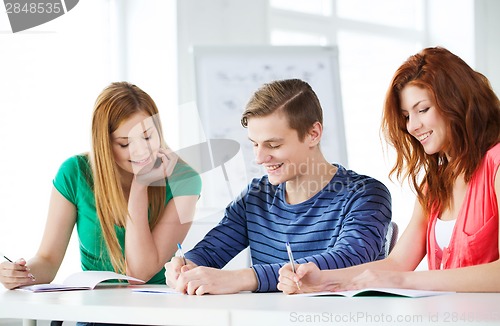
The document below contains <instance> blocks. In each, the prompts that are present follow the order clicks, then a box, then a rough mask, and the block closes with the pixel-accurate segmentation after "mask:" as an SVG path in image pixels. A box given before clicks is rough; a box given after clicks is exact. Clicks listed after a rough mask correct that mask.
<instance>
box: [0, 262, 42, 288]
mask: <svg viewBox="0 0 500 326" xmlns="http://www.w3.org/2000/svg"><path fill="white" fill-rule="evenodd" d="M2 258H3V259H5V260H6V261H7V262H4V263H1V264H0V282H1V283H2V284H3V285H4V286H5V288H7V289H14V288H16V287H19V286H21V285H26V284H32V283H33V282H34V281H35V277H34V276H33V274H31V273H30V270H29V267H28V266H26V261H25V260H24V259H19V260H17V261H15V262H14V261H12V259H10V258H8V257H7V256H5V255H4V254H2V253H0V261H1V260H2Z"/></svg>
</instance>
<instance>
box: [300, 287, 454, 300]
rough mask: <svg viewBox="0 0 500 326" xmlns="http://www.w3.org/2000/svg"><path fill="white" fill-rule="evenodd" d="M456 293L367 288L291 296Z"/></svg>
mask: <svg viewBox="0 0 500 326" xmlns="http://www.w3.org/2000/svg"><path fill="white" fill-rule="evenodd" d="M450 293H454V292H445V291H425V290H413V289H396V288H367V289H361V290H351V291H339V292H315V293H314V292H313V293H300V294H294V295H291V297H316V296H339V297H408V298H420V297H430V296H434V295H442V294H450Z"/></svg>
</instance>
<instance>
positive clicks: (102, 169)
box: [90, 82, 166, 273]
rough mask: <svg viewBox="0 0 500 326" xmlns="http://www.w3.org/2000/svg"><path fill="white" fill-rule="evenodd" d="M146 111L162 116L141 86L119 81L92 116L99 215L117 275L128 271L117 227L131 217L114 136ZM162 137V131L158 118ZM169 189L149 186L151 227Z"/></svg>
mask: <svg viewBox="0 0 500 326" xmlns="http://www.w3.org/2000/svg"><path fill="white" fill-rule="evenodd" d="M138 112H144V113H146V114H148V115H150V116H157V115H158V108H157V107H156V104H155V102H154V101H153V99H152V98H151V97H150V96H149V95H148V94H147V93H145V92H144V91H143V90H141V89H140V88H139V87H137V86H135V85H132V84H130V83H127V82H116V83H112V84H110V85H109V86H108V87H106V88H105V89H104V90H103V91H102V92H101V94H100V95H99V96H98V97H97V100H96V102H95V105H94V113H93V117H92V151H91V153H90V162H91V166H92V173H93V179H94V196H95V203H96V211H97V216H98V218H99V222H100V223H101V229H102V234H103V237H104V242H105V245H106V248H107V250H108V255H109V259H110V261H111V264H112V266H113V268H114V270H115V271H116V272H119V273H124V272H125V271H126V266H125V257H124V254H123V249H124V248H121V246H120V243H119V241H118V238H117V235H116V231H115V225H118V226H122V227H123V226H124V225H125V224H126V220H127V218H128V216H129V213H128V208H127V200H126V198H125V195H124V192H123V188H122V184H121V182H120V179H121V177H120V172H119V170H118V166H117V164H116V162H115V159H114V156H113V152H112V148H111V142H112V140H111V134H112V133H113V132H114V131H115V130H116V129H117V128H118V127H119V126H120V124H121V123H122V122H124V121H125V120H127V119H128V118H130V117H131V116H132V115H133V114H136V113H138ZM154 121H155V124H156V127H157V129H158V132H159V134H160V138H161V139H162V142H163V137H162V136H161V135H162V134H163V133H162V129H161V125H160V122H159V120H158V119H154ZM165 196H166V188H165V187H149V188H148V198H149V214H150V219H149V225H150V228H153V227H154V225H155V224H156V222H157V221H158V219H159V217H160V216H161V214H162V213H163V210H164V208H165Z"/></svg>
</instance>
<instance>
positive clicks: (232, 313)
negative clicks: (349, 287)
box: [0, 285, 500, 326]
mask: <svg viewBox="0 0 500 326" xmlns="http://www.w3.org/2000/svg"><path fill="white" fill-rule="evenodd" d="M148 287H149V286H148ZM499 302H500V293H457V294H449V295H440V296H433V297H424V298H402V297H358V298H344V297H291V296H286V295H284V294H282V293H240V294H233V295H205V296H200V297H197V296H188V295H180V294H153V293H139V292H133V291H132V287H126V286H110V285H105V286H99V287H98V288H96V289H95V290H87V291H85V290H84V291H66V292H50V293H30V292H24V291H8V290H0V318H18V319H25V320H68V321H95V322H107V323H127V324H147V325H218V326H220V325H276V326H281V325H321V324H323V325H334V324H343V325H350V324H352V325H354V324H356V325H427V324H432V325H450V324H453V325H456V324H464V325H465V324H466V325H471V324H477V325H485V324H486V323H488V322H491V323H494V324H500V304H499Z"/></svg>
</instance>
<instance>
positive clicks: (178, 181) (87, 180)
mask: <svg viewBox="0 0 500 326" xmlns="http://www.w3.org/2000/svg"><path fill="white" fill-rule="evenodd" d="M53 184H54V187H55V188H56V189H57V191H59V193H61V195H63V196H64V197H65V198H66V199H67V200H68V201H70V202H71V203H72V204H73V205H75V207H76V211H77V217H76V226H77V232H78V238H79V244H80V260H81V264H82V265H81V266H82V270H99V271H113V266H112V265H111V262H110V260H109V255H108V251H107V249H106V245H105V243H104V237H103V234H102V230H101V227H100V222H99V219H98V217H97V212H96V207H95V198H94V192H93V178H92V170H91V168H90V162H89V159H88V156H87V155H75V156H73V157H70V158H69V159H67V160H66V161H65V162H64V163H63V164H62V165H61V167H60V168H59V171H58V172H57V174H56V176H55V178H54V180H53ZM166 187H167V188H166V190H167V191H166V198H165V205H166V204H167V203H168V202H169V201H170V199H172V198H173V197H177V196H189V195H195V196H199V195H200V193H201V178H200V176H199V174H198V173H197V172H196V171H194V170H193V169H192V168H191V167H190V166H189V165H187V164H185V163H183V162H178V163H177V165H176V167H175V168H174V171H173V172H172V176H171V177H169V179H168V180H167V182H166ZM115 231H116V235H117V238H118V241H119V243H120V245H121V247H122V248H125V228H123V227H119V226H115ZM164 273H165V270H164V269H162V270H160V271H159V272H158V273H157V274H156V275H155V276H153V277H152V278H151V279H150V280H148V282H147V283H149V284H165V275H164Z"/></svg>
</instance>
